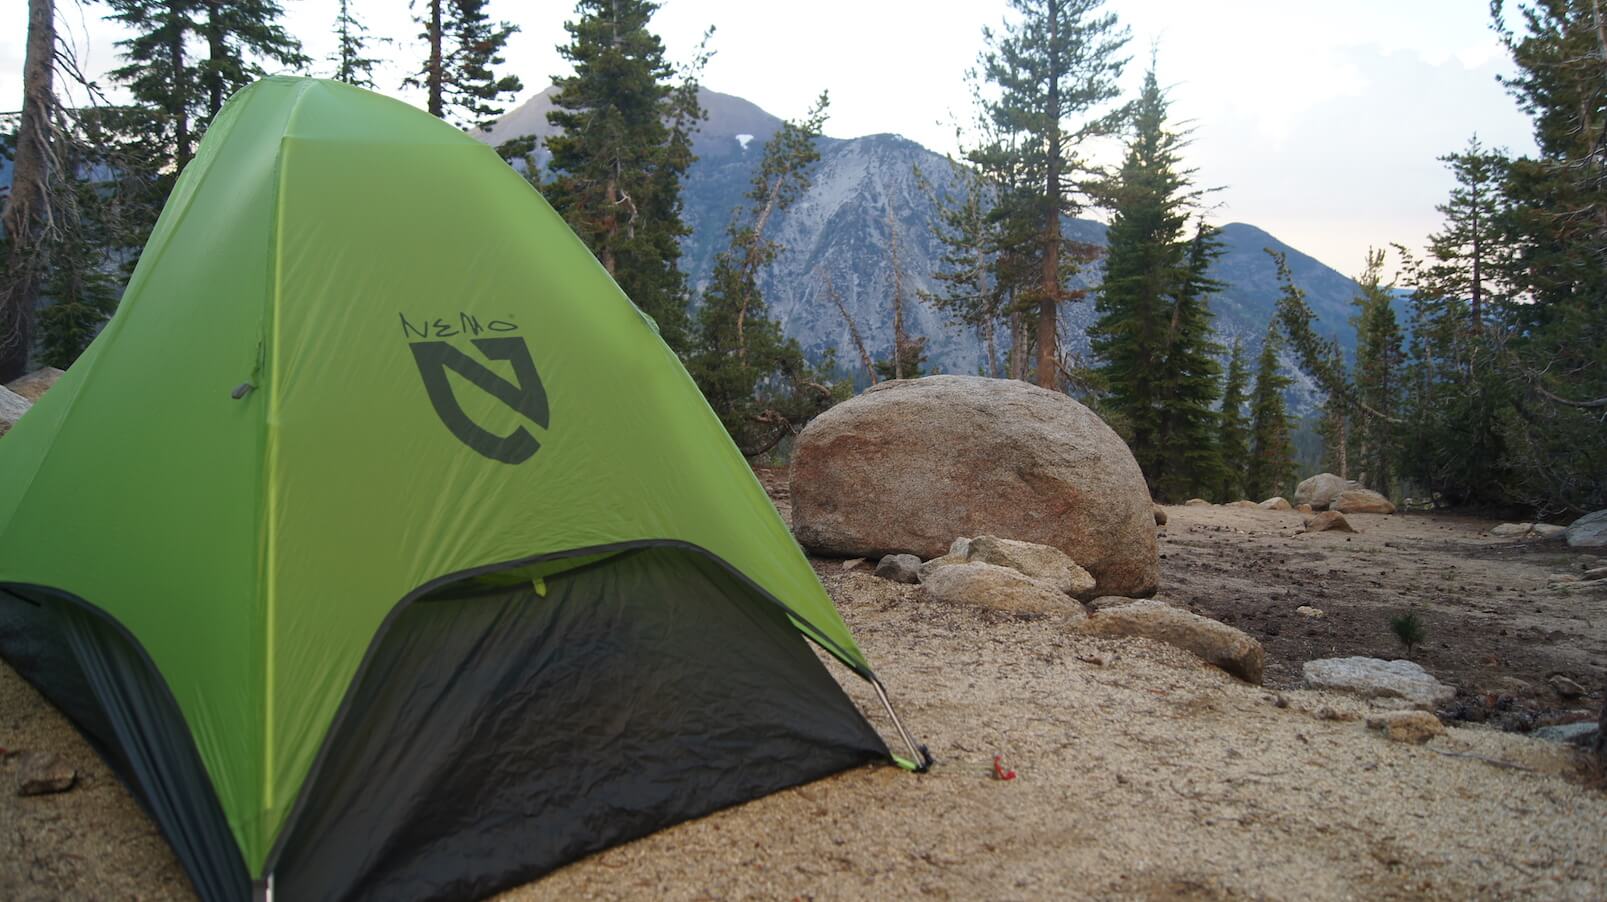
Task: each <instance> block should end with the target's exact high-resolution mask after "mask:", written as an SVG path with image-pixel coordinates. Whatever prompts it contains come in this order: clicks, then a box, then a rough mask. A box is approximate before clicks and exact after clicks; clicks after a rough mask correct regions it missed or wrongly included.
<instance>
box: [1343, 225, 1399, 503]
mask: <svg viewBox="0 0 1607 902" xmlns="http://www.w3.org/2000/svg"><path fill="white" fill-rule="evenodd" d="M1383 272H1384V252H1383V251H1381V250H1377V251H1374V250H1369V251H1368V253H1367V268H1366V269H1365V270H1364V271H1363V272H1362V275H1361V278H1360V279H1359V280H1357V284H1358V285H1360V287H1361V294H1359V295H1358V296H1357V297H1356V299H1355V300H1354V301H1353V302H1352V303H1354V305H1355V306H1356V309H1357V313H1356V316H1355V317H1353V318H1352V319H1351V323H1352V325H1353V326H1354V327H1355V329H1356V366H1355V371H1354V376H1353V380H1354V382H1355V393H1356V402H1357V404H1356V406H1357V407H1358V408H1360V413H1359V415H1358V416H1357V417H1356V420H1357V425H1358V427H1359V428H1358V429H1357V430H1356V432H1357V433H1358V434H1357V435H1356V440H1357V449H1358V452H1359V459H1360V461H1361V466H1362V467H1363V468H1364V469H1363V472H1362V480H1363V482H1365V483H1366V484H1367V485H1370V486H1371V487H1373V488H1374V489H1376V490H1378V491H1379V492H1382V493H1384V494H1386V495H1387V494H1390V491H1391V489H1392V488H1393V486H1394V476H1395V471H1396V459H1397V457H1398V455H1399V447H1400V422H1401V421H1400V416H1399V415H1400V407H1401V378H1402V377H1401V369H1402V366H1403V364H1404V353H1403V352H1402V349H1401V330H1400V324H1399V323H1398V322H1397V321H1396V318H1395V306H1394V301H1395V286H1394V285H1393V284H1386V283H1385V282H1384V278H1383Z"/></svg>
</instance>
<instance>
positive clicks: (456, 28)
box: [402, 0, 524, 128]
mask: <svg viewBox="0 0 1607 902" xmlns="http://www.w3.org/2000/svg"><path fill="white" fill-rule="evenodd" d="M422 3H423V7H424V8H423V10H422V11H420V12H419V13H418V14H417V15H416V16H415V17H414V18H415V21H417V22H418V24H419V26H420V27H421V28H422V29H423V31H421V32H419V38H420V39H421V40H423V41H424V44H425V46H426V47H427V48H428V52H427V54H426V55H425V58H424V65H423V67H422V68H420V69H419V71H418V73H417V74H415V75H412V76H409V77H408V78H407V79H405V80H404V81H403V82H402V83H403V84H404V85H405V86H407V87H413V88H423V89H424V91H425V107H424V108H425V109H426V110H429V112H430V115H432V116H438V117H440V118H442V119H445V120H446V121H448V122H451V123H452V124H453V125H456V126H458V127H459V128H469V127H471V126H477V127H480V128H487V127H489V126H490V125H491V124H492V123H493V122H495V121H496V119H497V117H498V116H500V115H502V112H503V110H504V107H503V105H502V103H503V95H505V94H517V93H518V92H520V91H522V90H524V85H523V84H522V83H521V82H520V81H519V78H518V76H516V75H500V76H499V75H497V74H496V73H495V72H494V71H493V68H492V67H494V66H500V65H502V64H503V63H504V62H505V60H504V59H503V57H502V51H503V48H505V47H506V46H507V44H508V38H509V36H511V35H512V34H513V33H514V32H516V31H518V30H519V27H518V26H517V25H510V24H509V23H507V22H496V23H493V22H492V21H491V18H490V17H489V16H488V15H486V11H485V6H486V0H422ZM415 9H417V7H416V6H415Z"/></svg>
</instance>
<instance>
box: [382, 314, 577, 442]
mask: <svg viewBox="0 0 1607 902" xmlns="http://www.w3.org/2000/svg"><path fill="white" fill-rule="evenodd" d="M401 319H402V332H403V335H404V336H406V337H408V338H409V339H413V338H426V339H434V340H425V341H410V342H409V347H410V348H412V351H413V362H414V363H416V364H417V365H418V371H419V376H420V378H422V379H423V380H424V391H425V392H426V393H427V394H428V395H429V398H430V405H431V406H433V407H434V408H435V415H436V416H437V417H440V419H441V422H442V424H444V425H445V426H446V428H447V429H448V430H450V431H451V433H452V435H453V436H455V437H456V438H457V440H458V441H460V442H462V443H463V444H465V445H468V446H469V447H470V448H471V449H473V450H474V451H475V452H477V453H479V454H481V455H483V456H485V457H489V458H491V459H492V460H497V461H501V462H503V463H506V464H521V463H524V462H525V461H527V460H529V459H530V457H531V456H532V455H534V454H535V453H536V452H537V451H538V450H540V449H541V443H540V442H538V441H536V437H535V436H534V435H532V434H531V433H530V430H528V429H526V428H525V427H524V426H517V427H515V428H514V430H513V431H512V432H510V433H508V434H507V435H497V434H496V433H494V432H492V431H490V430H488V429H486V428H484V427H482V426H481V425H480V424H478V423H476V422H474V420H473V419H472V418H471V417H470V416H469V415H468V414H467V413H465V412H464V411H463V406H462V404H460V403H459V401H458V398H457V395H456V394H455V393H454V391H453V389H452V383H451V381H450V380H449V379H448V378H447V375H446V374H447V371H448V370H451V371H452V372H455V373H457V374H458V375H459V376H462V377H463V378H464V379H465V380H467V381H468V382H469V384H470V385H473V386H474V387H475V388H477V389H479V390H480V391H483V392H485V393H486V394H488V395H490V396H491V397H493V398H496V399H497V400H498V401H500V402H502V403H503V404H505V405H507V406H508V407H509V408H510V409H512V410H513V411H514V412H515V413H518V414H519V415H520V416H522V417H524V418H525V419H526V420H528V421H530V422H531V423H532V424H534V425H536V426H539V427H541V428H542V429H546V428H547V422H548V410H547V392H546V390H545V389H544V388H542V386H541V377H540V376H539V375H538V374H537V373H536V364H535V361H533V360H531V359H530V346H529V345H528V344H526V343H525V340H524V339H523V338H520V337H518V336H513V335H506V334H503V335H498V336H496V337H488V338H472V339H470V342H469V343H470V344H472V345H474V348H475V350H477V351H479V353H480V356H481V357H483V358H484V359H485V360H487V361H491V360H503V361H507V362H508V363H509V364H510V365H512V367H513V381H509V380H508V379H506V378H504V377H503V376H502V375H501V374H499V373H496V372H494V371H492V370H491V368H490V367H488V366H486V365H485V364H484V363H482V362H481V361H480V360H477V359H475V358H474V357H472V356H470V355H469V354H466V353H464V352H463V351H462V350H460V349H458V348H457V347H455V346H454V345H453V344H451V343H450V342H447V341H445V340H442V339H445V338H449V337H454V336H459V335H481V334H485V333H488V332H489V333H507V332H512V331H514V330H515V329H517V328H518V327H517V326H515V325H514V324H513V323H511V322H509V321H507V320H492V321H490V322H489V323H486V324H482V323H481V322H480V321H479V320H478V319H475V318H474V317H472V316H470V315H468V314H460V315H459V318H458V320H457V321H456V322H452V321H448V320H442V319H435V320H431V321H428V322H426V323H424V324H423V325H415V324H413V323H411V322H409V321H408V319H407V317H406V316H403V317H402V318H401Z"/></svg>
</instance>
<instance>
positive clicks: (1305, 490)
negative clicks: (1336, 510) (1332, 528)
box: [1295, 473, 1357, 511]
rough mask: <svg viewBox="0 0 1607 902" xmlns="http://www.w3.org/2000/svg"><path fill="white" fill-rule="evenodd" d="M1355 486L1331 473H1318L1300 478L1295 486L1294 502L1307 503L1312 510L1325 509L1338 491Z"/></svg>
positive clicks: (1337, 494)
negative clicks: (1307, 477) (1298, 483)
mask: <svg viewBox="0 0 1607 902" xmlns="http://www.w3.org/2000/svg"><path fill="white" fill-rule="evenodd" d="M1356 487H1357V486H1356V483H1354V482H1351V481H1350V480H1348V479H1341V478H1339V477H1338V476H1335V475H1334V474H1332V473H1318V474H1317V475H1316V476H1313V477H1311V478H1309V479H1304V480H1301V482H1300V485H1298V486H1296V487H1295V504H1309V505H1311V509H1312V510H1319V511H1320V510H1326V509H1327V508H1328V505H1330V504H1332V503H1333V502H1334V499H1335V498H1338V497H1339V493H1340V492H1343V491H1344V490H1346V489H1352V488H1356Z"/></svg>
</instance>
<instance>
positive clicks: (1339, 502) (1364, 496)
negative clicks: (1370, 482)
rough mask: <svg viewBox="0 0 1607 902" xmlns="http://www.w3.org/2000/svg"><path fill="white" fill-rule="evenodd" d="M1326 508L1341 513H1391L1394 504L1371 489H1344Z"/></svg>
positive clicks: (1393, 511) (1393, 509) (1393, 510)
mask: <svg viewBox="0 0 1607 902" xmlns="http://www.w3.org/2000/svg"><path fill="white" fill-rule="evenodd" d="M1328 509H1329V510H1335V511H1339V512H1340V513H1342V514H1393V513H1395V504H1394V502H1392V501H1390V500H1389V499H1388V498H1385V497H1384V496H1383V495H1380V494H1379V493H1377V492H1375V491H1373V490H1372V489H1345V490H1344V491H1343V492H1340V493H1339V495H1338V496H1337V497H1335V498H1334V500H1333V501H1332V502H1331V503H1329V505H1328Z"/></svg>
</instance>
